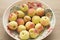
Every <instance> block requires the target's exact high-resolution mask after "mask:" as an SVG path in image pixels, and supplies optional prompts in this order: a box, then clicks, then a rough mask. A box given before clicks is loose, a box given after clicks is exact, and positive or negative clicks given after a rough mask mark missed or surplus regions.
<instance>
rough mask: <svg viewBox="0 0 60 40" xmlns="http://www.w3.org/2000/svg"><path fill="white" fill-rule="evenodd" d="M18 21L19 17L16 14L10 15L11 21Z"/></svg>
mask: <svg viewBox="0 0 60 40" xmlns="http://www.w3.org/2000/svg"><path fill="white" fill-rule="evenodd" d="M16 19H17V15H16V14H15V13H10V14H9V18H8V20H9V21H15V20H16Z"/></svg>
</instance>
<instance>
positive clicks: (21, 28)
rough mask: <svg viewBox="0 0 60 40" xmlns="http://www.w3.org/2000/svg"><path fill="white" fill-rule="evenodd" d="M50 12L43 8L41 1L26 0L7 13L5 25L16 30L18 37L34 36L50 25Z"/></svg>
mask: <svg viewBox="0 0 60 40" xmlns="http://www.w3.org/2000/svg"><path fill="white" fill-rule="evenodd" d="M15 8H16V7H15ZM51 13H52V11H51V10H50V9H44V8H43V7H42V4H41V3H37V2H28V3H27V4H23V5H20V6H19V10H16V9H14V11H13V12H11V13H10V14H9V18H8V25H7V27H8V28H9V30H12V31H17V32H18V34H19V38H20V39H29V38H36V37H38V36H39V35H40V33H41V32H42V31H43V30H44V28H45V27H48V25H50V18H51V17H52V14H51Z"/></svg>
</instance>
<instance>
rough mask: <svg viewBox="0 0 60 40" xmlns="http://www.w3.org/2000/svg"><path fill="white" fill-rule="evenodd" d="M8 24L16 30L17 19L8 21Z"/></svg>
mask: <svg viewBox="0 0 60 40" xmlns="http://www.w3.org/2000/svg"><path fill="white" fill-rule="evenodd" d="M7 26H8V28H9V29H10V30H16V29H17V26H18V24H17V22H15V21H11V22H9V23H8V25H7Z"/></svg>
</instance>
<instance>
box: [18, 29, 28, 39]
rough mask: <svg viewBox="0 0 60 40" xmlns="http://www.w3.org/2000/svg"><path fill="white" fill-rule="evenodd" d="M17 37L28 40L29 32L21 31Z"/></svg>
mask: <svg viewBox="0 0 60 40" xmlns="http://www.w3.org/2000/svg"><path fill="white" fill-rule="evenodd" d="M19 37H20V38H21V39H24V40H25V39H29V32H28V31H26V30H23V31H21V32H20V34H19Z"/></svg>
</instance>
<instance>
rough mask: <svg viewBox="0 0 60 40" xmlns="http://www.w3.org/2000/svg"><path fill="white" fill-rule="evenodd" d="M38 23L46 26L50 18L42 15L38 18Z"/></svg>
mask: <svg viewBox="0 0 60 40" xmlns="http://www.w3.org/2000/svg"><path fill="white" fill-rule="evenodd" d="M40 23H41V24H42V25H43V26H47V25H49V24H50V19H49V18H48V17H47V16H43V17H42V18H41V20H40Z"/></svg>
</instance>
